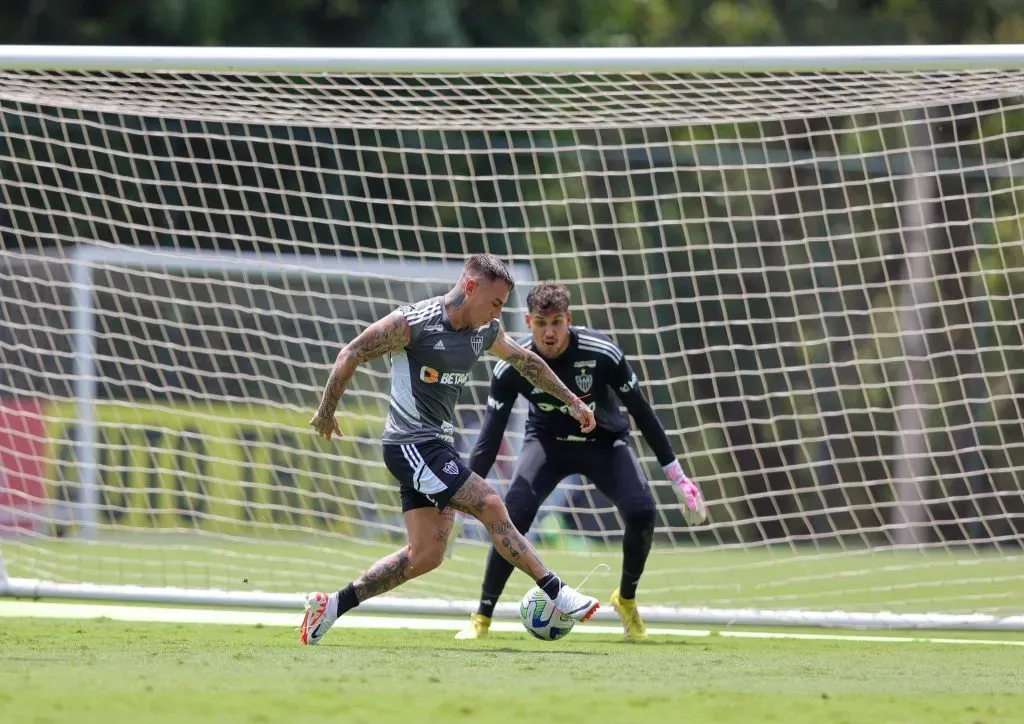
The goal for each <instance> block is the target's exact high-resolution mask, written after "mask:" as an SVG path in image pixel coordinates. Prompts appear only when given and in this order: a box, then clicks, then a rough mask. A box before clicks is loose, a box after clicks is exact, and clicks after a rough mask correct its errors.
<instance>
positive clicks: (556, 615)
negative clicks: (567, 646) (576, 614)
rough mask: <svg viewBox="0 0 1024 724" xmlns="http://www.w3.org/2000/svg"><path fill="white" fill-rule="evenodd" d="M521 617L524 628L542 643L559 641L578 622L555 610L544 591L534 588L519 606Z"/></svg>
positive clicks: (527, 593)
mask: <svg viewBox="0 0 1024 724" xmlns="http://www.w3.org/2000/svg"><path fill="white" fill-rule="evenodd" d="M519 617H520V618H521V619H522V621H523V628H525V629H526V630H527V631H529V632H530V635H531V636H533V637H534V638H538V639H540V640H541V641H557V640H558V639H560V638H562V637H563V636H565V635H566V634H567V633H569V632H570V631H572V627H573V626H574V625H576V621H575V620H573V619H572V618H570V617H568V616H566V615H565V614H564V613H562V612H561V611H559V610H558V609H557V608H555V604H553V603H552V602H551V599H549V598H548V597H547V595H546V594H545V593H544V591H542V590H540V588H538V587H537V586H534V587H533V588H531V589H530V590H529V591H527V592H526V595H525V596H523V602H522V603H521V604H519Z"/></svg>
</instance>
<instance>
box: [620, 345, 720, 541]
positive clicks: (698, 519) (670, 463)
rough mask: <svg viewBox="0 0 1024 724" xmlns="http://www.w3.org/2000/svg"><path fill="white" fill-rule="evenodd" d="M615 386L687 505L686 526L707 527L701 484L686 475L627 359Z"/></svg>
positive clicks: (623, 361) (623, 362)
mask: <svg viewBox="0 0 1024 724" xmlns="http://www.w3.org/2000/svg"><path fill="white" fill-rule="evenodd" d="M612 385H613V386H614V389H615V392H616V394H617V395H618V397H619V399H620V400H622V404H623V405H625V406H626V410H627V411H628V412H629V415H630V417H632V418H633V420H634V421H635V422H636V426H637V429H639V430H640V434H641V435H643V436H644V439H645V440H646V441H647V444H648V445H650V446H651V450H653V451H654V455H655V456H656V457H657V458H658V463H659V464H660V465H661V469H662V470H663V471H664V473H665V476H666V477H667V478H668V479H669V480H670V481H671V482H672V487H673V489H674V490H675V491H676V493H677V494H678V495H679V497H680V498H681V499H682V500H683V502H684V503H685V507H684V510H683V516H684V517H685V518H686V522H687V523H690V524H696V523H703V522H704V521H705V520H706V519H707V507H706V506H705V504H704V495H703V494H702V493H701V492H700V488H699V487H698V486H697V484H696V483H694V482H693V481H692V480H690V478H688V477H687V476H686V473H684V472H683V466H682V465H680V464H679V460H678V459H677V458H676V454H675V452H673V450H672V443H670V442H669V439H668V434H667V433H666V432H665V427H664V425H662V424H661V420H659V419H658V415H657V414H656V413H655V412H654V408H652V407H651V404H650V403H649V402H648V401H647V398H646V397H645V396H644V393H643V391H642V390H641V389H640V381H639V380H638V379H637V376H636V373H635V372H633V370H632V369H631V368H630V366H629V362H627V361H626V357H625V355H623V356H622V358H621V359H620V360H619V363H618V365H617V366H616V368H615V372H614V374H613V375H612Z"/></svg>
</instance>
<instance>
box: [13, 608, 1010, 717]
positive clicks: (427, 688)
mask: <svg viewBox="0 0 1024 724" xmlns="http://www.w3.org/2000/svg"><path fill="white" fill-rule="evenodd" d="M991 637H992V636H991V635H990V636H989V638H991ZM1018 638H1020V637H1018ZM1022 652H1024V650H1022V649H1021V648H1018V647H1004V646H992V645H989V646H982V645H967V646H962V645H955V644H925V643H904V644H894V643H874V642H862V641H858V642H845V641H806V640H796V641H794V640H763V639H753V640H749V639H732V638H725V637H721V636H712V637H708V638H701V639H668V638H664V639H661V640H658V641H652V642H648V643H645V644H626V643H623V642H621V641H619V640H618V639H617V637H614V636H607V637H606V636H594V635H589V636H584V635H580V634H574V635H571V636H569V637H568V638H567V639H563V640H562V641H560V642H557V643H555V644H547V643H542V642H536V641H533V640H532V639H529V638H528V637H527V636H525V634H523V633H519V634H511V633H509V634H498V635H495V636H494V637H493V638H491V639H489V640H487V641H483V642H459V641H455V640H453V639H452V637H451V633H450V632H447V631H445V632H439V631H411V630H398V631H379V630H357V629H339V630H335V631H332V632H331V634H330V635H329V636H328V637H327V638H326V639H325V640H324V642H323V644H321V645H320V646H318V647H311V648H303V647H299V646H298V645H297V643H296V634H295V632H294V631H291V630H288V629H286V628H271V627H259V626H236V625H209V624H207V625H196V624H148V623H122V622H118V621H113V620H105V619H99V620H55V621H49V620H47V621H44V620H40V619H6V620H0V721H2V722H5V723H6V722H10V723H12V724H15V723H16V724H23V723H25V724H27V723H30V722H53V723H60V722H74V723H75V724H93V723H94V722H95V723H97V724H99V723H101V722H103V723H106V722H132V723H133V724H135V723H137V722H140V721H143V722H192V721H216V722H277V721H289V722H290V721H303V720H314V719H315V720H331V721H340V722H346V724H391V723H392V722H394V723H396V724H397V723H399V722H400V723H401V724H408V723H410V722H420V721H423V722H433V721H437V722H467V723H468V722H480V723H487V722H523V721H540V720H543V721H551V722H559V723H565V724H569V723H572V722H580V724H584V723H585V724H601V723H603V722H616V723H618V722H714V723H715V724H730V723H732V722H786V723H788V724H858V723H860V722H864V723H865V724H866V723H868V722H870V723H871V724H875V723H876V722H906V723H908V724H939V723H943V724H944V723H947V722H948V723H951V724H952V723H956V724H999V723H1002V722H1006V723H1007V724H1009V723H1011V722H1019V721H1021V716H1022V714H1021V712H1024V656H1022Z"/></svg>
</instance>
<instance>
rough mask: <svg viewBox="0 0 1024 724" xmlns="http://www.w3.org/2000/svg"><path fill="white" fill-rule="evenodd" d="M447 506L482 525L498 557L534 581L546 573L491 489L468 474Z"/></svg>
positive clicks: (538, 558)
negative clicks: (467, 478) (465, 514)
mask: <svg viewBox="0 0 1024 724" xmlns="http://www.w3.org/2000/svg"><path fill="white" fill-rule="evenodd" d="M448 505H449V506H450V507H452V508H455V509H456V510H459V511H461V512H463V513H467V514H469V515H472V516H473V517H474V518H476V519H477V520H479V521H480V522H481V523H483V524H484V527H485V528H486V529H487V533H488V534H489V535H490V536H491V542H492V543H493V544H494V549H495V550H496V551H498V554H499V555H500V556H501V557H502V558H504V559H505V560H506V561H508V562H509V563H511V564H512V565H513V566H515V567H516V568H518V569H519V570H521V571H522V572H523V573H525V574H526V575H528V576H529V577H530V578H532V579H533V580H535V581H539V580H540V579H541V578H543V577H544V576H545V575H547V574H548V569H547V567H546V566H545V565H544V564H543V563H542V562H541V560H540V557H539V556H538V555H537V551H536V550H534V548H533V546H532V545H531V544H530V541H528V540H526V538H525V537H524V536H523V534H522V533H520V532H519V531H518V530H516V527H515V526H514V525H512V521H511V520H509V517H508V510H507V509H506V508H505V504H504V503H503V502H502V500H501V498H500V497H499V496H498V493H497V492H495V490H494V488H492V487H491V486H490V485H488V484H487V483H485V482H484V481H483V479H482V478H481V477H480V476H478V475H475V474H474V475H471V476H470V478H469V480H467V481H466V483H465V485H463V486H462V487H461V488H459V492H457V493H456V494H455V495H454V496H453V497H452V499H451V501H450V502H449V503H448Z"/></svg>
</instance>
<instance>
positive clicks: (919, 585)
mask: <svg viewBox="0 0 1024 724" xmlns="http://www.w3.org/2000/svg"><path fill="white" fill-rule="evenodd" d="M396 547H397V546H396V544H382V543H374V542H357V541H351V540H343V539H338V538H334V539H330V538H322V539H309V538H306V539H303V544H301V545H300V544H298V543H296V542H295V541H289V540H268V541H265V542H248V541H242V540H225V539H218V538H212V537H209V536H203V537H200V536H197V535H181V534H148V535H135V536H120V537H113V538H112V537H109V536H108V537H106V538H102V539H100V540H99V541H98V542H95V543H93V544H86V543H84V542H83V541H81V540H63V541H53V540H50V541H40V542H33V541H26V542H22V541H18V540H12V541H5V542H4V543H3V547H2V551H0V552H2V556H3V560H4V562H5V564H6V565H7V569H8V573H9V575H11V576H15V577H25V578H37V577H41V578H45V579H47V580H56V581H89V582H93V583H134V584H145V585H161V586H162V585H173V586H187V587H216V588H224V589H228V590H232V589H233V590H263V591H276V592H288V593H291V592H296V591H308V590H318V589H323V590H331V589H336V588H338V587H340V586H341V585H343V584H344V583H345V582H346V581H348V580H350V579H352V578H355V577H356V576H358V575H359V574H360V573H362V571H363V570H365V568H366V566H367V565H368V564H369V563H370V562H372V561H374V560H376V559H377V558H379V557H380V556H382V555H385V554H386V553H390V552H391V551H393V550H394V549H395V548H396ZM485 553H486V549H485V548H484V547H483V546H481V545H474V544H469V543H465V542H462V543H459V545H458V546H457V547H456V556H455V558H454V559H453V560H450V561H446V562H445V564H444V565H443V566H442V567H441V568H440V569H438V570H437V571H433V572H431V573H430V574H429V575H427V576H424V577H423V578H420V579H417V580H415V581H412V582H411V583H409V584H407V585H406V586H403V587H402V588H401V589H399V590H398V591H396V592H395V593H396V594H397V595H401V596H440V597H445V598H455V599H465V600H473V599H475V598H476V597H477V596H478V595H479V590H480V588H479V587H480V581H481V578H482V575H483V569H484V555H485ZM542 554H543V557H544V560H545V562H546V563H547V564H548V566H549V567H551V568H552V569H553V570H555V571H557V572H558V573H559V574H561V575H562V576H563V577H564V578H565V579H566V580H568V581H569V582H571V583H576V582H578V581H580V580H582V579H583V577H584V576H586V575H587V574H588V573H589V572H590V571H591V569H592V568H593V567H594V566H595V565H597V564H598V563H605V564H607V565H608V566H610V568H611V571H612V573H611V575H608V576H604V577H600V576H598V577H595V578H594V579H592V582H591V583H590V584H588V585H589V588H590V590H592V591H593V592H594V593H595V594H597V595H600V596H602V597H607V595H608V594H609V593H610V592H611V590H612V589H613V588H614V587H615V585H616V584H617V581H618V573H619V567H620V563H621V554H620V552H619V549H618V548H617V547H616V546H594V547H593V548H592V549H591V550H590V551H589V552H586V553H580V552H571V551H565V550H544V551H542ZM529 585H530V584H529V582H528V580H527V578H526V577H525V576H524V575H522V574H520V573H518V572H517V573H515V574H514V575H513V578H512V580H511V581H510V583H509V589H508V590H509V596H510V598H509V599H508V600H513V599H514V598H516V597H517V596H512V593H513V592H514V593H516V594H517V595H521V594H522V593H523V592H525V590H526V589H527V588H528V587H529ZM640 595H641V602H642V603H645V604H667V605H676V606H710V607H748V606H753V607H763V608H795V607H800V608H809V609H818V610H833V609H837V608H841V609H845V610H850V611H879V610H891V611H897V612H908V611H909V612H921V611H957V612H971V611H987V612H997V613H998V612H1002V613H1015V614H1019V613H1021V612H1024V554H1022V552H1021V550H1020V549H1011V550H1008V551H1004V552H998V551H991V550H981V551H972V550H962V549H961V550H956V551H954V550H941V549H938V550H919V551H902V552H896V551H870V550H848V551H840V550H838V549H834V548H833V549H820V550H817V549H814V548H810V547H807V548H800V549H792V548H790V547H789V546H779V547H775V548H750V549H735V548H734V549H725V548H718V549H704V548H696V547H688V548H682V549H676V550H665V549H655V551H654V552H653V553H652V555H651V558H650V560H649V561H648V564H647V572H646V573H645V576H644V579H643V582H642V585H641V594H640Z"/></svg>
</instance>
